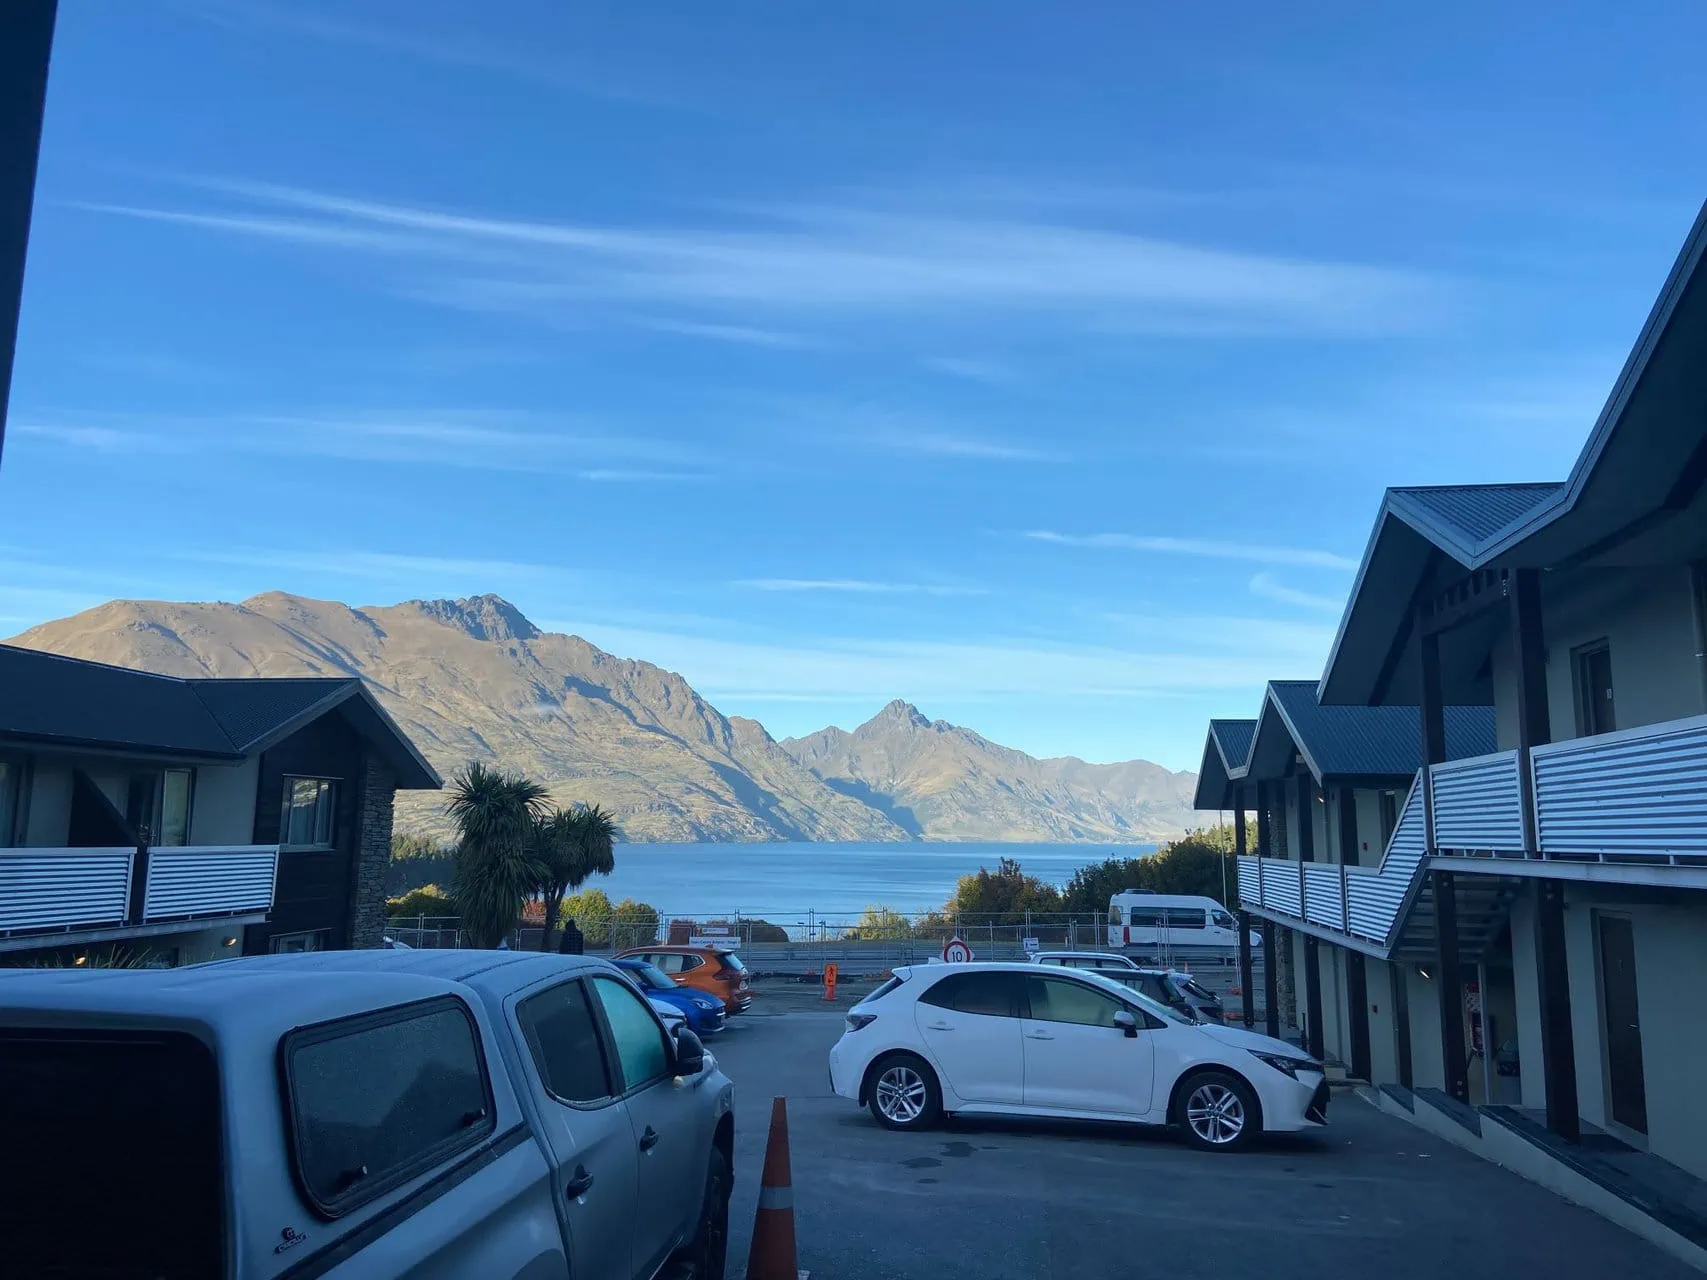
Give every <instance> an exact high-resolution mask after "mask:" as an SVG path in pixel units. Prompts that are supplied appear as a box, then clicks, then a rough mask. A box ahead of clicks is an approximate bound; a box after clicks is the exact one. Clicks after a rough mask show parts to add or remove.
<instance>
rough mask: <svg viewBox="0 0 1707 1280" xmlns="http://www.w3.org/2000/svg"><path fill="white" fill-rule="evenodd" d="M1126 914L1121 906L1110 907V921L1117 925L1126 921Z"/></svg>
mask: <svg viewBox="0 0 1707 1280" xmlns="http://www.w3.org/2000/svg"><path fill="white" fill-rule="evenodd" d="M1125 914H1126V913H1125V912H1124V911H1122V910H1121V909H1120V908H1119V907H1110V908H1109V909H1108V922H1109V923H1110V924H1112V925H1116V926H1118V925H1123V924H1125V923H1126V921H1125V919H1124V916H1125Z"/></svg>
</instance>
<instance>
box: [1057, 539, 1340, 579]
mask: <svg viewBox="0 0 1707 1280" xmlns="http://www.w3.org/2000/svg"><path fill="white" fill-rule="evenodd" d="M1024 536H1025V537H1027V538H1030V539H1032V540H1033V541H1036V542H1048V543H1052V544H1054V545H1056V546H1063V547H1102V548H1112V549H1115V550H1121V551H1150V552H1156V553H1157V554H1162V555H1181V556H1204V557H1207V558H1209V559H1213V560H1245V561H1249V562H1250V563H1252V564H1284V565H1296V566H1300V567H1305V568H1316V569H1355V568H1357V561H1356V560H1354V559H1352V558H1351V557H1349V556H1342V555H1340V554H1338V553H1337V552H1333V551H1318V550H1315V549H1314V548H1311V547H1286V546H1280V545H1277V544H1274V543H1255V542H1222V541H1219V540H1216V539H1213V538H1173V537H1159V536H1157V537H1152V536H1146V535H1140V534H1131V533H1085V534H1076V533H1055V532H1052V531H1050V530H1047V529H1033V530H1030V531H1029V532H1027V533H1026V534H1025V535H1024Z"/></svg>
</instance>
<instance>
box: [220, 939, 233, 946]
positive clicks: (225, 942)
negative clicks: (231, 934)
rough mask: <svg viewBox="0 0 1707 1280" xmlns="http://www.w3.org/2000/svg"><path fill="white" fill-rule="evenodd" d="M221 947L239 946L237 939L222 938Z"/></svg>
mask: <svg viewBox="0 0 1707 1280" xmlns="http://www.w3.org/2000/svg"><path fill="white" fill-rule="evenodd" d="M219 945H220V946H222V947H235V946H236V945H237V939H236V938H222V939H220V943H219Z"/></svg>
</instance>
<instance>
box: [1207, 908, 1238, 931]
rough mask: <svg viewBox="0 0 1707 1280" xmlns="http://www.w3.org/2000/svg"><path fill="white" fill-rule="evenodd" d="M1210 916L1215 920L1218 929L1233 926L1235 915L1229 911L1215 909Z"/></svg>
mask: <svg viewBox="0 0 1707 1280" xmlns="http://www.w3.org/2000/svg"><path fill="white" fill-rule="evenodd" d="M1210 918H1211V919H1212V920H1214V921H1215V927H1216V928H1217V929H1231V928H1232V927H1233V917H1232V915H1230V914H1229V913H1228V912H1225V911H1213V912H1211V913H1210Z"/></svg>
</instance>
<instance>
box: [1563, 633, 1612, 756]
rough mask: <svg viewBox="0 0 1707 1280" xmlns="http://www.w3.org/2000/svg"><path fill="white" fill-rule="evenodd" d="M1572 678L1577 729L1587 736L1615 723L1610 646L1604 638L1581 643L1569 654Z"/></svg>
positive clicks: (1606, 731)
mask: <svg viewBox="0 0 1707 1280" xmlns="http://www.w3.org/2000/svg"><path fill="white" fill-rule="evenodd" d="M1571 667H1572V672H1573V674H1574V676H1575V680H1576V693H1577V732H1578V733H1580V734H1583V735H1584V736H1588V735H1591V734H1597V733H1611V732H1612V731H1613V730H1614V729H1616V728H1617V727H1618V717H1617V715H1616V714H1615V713H1614V709H1613V701H1612V650H1611V649H1610V648H1609V647H1608V646H1607V643H1606V641H1604V640H1600V641H1597V642H1596V643H1594V644H1591V645H1585V646H1584V647H1582V648H1581V649H1578V650H1577V651H1576V652H1575V653H1573V654H1572V655H1571Z"/></svg>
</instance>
